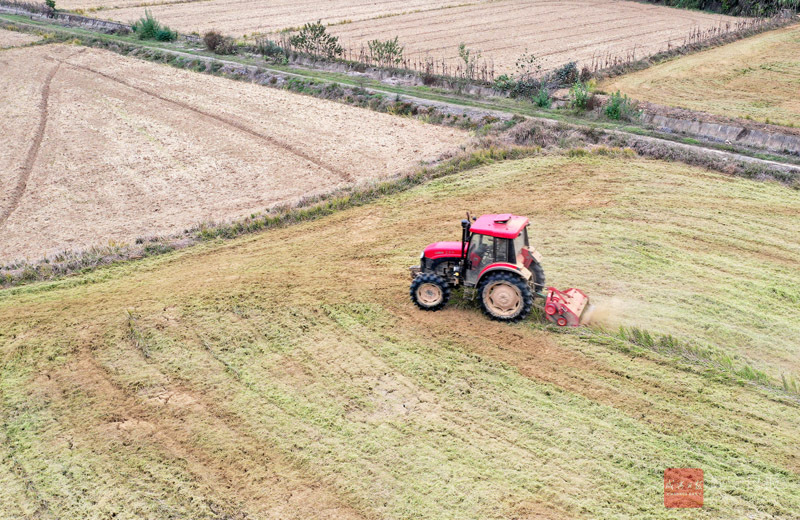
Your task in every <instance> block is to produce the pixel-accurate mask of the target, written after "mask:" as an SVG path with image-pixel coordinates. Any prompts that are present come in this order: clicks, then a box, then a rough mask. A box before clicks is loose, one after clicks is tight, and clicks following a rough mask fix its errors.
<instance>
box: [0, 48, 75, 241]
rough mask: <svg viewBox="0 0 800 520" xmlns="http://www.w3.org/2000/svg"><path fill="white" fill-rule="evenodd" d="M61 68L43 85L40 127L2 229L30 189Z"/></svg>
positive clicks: (0, 215)
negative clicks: (51, 86) (54, 81)
mask: <svg viewBox="0 0 800 520" xmlns="http://www.w3.org/2000/svg"><path fill="white" fill-rule="evenodd" d="M59 68H61V63H56V66H55V67H53V68H52V70H50V72H48V73H47V76H46V77H45V80H44V84H43V85H42V97H41V100H40V101H39V126H38V127H37V128H36V133H35V134H34V135H33V143H31V147H30V148H28V154H27V155H26V156H25V162H24V163H22V171H21V172H20V174H19V180H18V181H17V185H16V186H14V190H13V191H12V192H11V203H10V204H9V205H8V208H6V209H5V210H3V211H2V212H0V228H2V227H3V226H5V224H6V222H7V221H8V218H9V217H10V216H11V214H12V213H14V210H16V209H17V206H19V203H20V201H21V200H22V195H23V194H24V193H25V190H26V189H27V187H28V180H29V179H30V176H31V171H33V165H34V164H36V158H37V157H38V155H39V149H40V148H41V147H42V140H43V139H44V131H45V128H46V127H47V119H48V117H49V111H48V103H49V101H50V84H51V83H52V82H53V78H54V77H55V75H56V73H57V72H58V69H59Z"/></svg>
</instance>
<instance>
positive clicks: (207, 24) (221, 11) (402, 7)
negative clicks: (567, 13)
mask: <svg viewBox="0 0 800 520" xmlns="http://www.w3.org/2000/svg"><path fill="white" fill-rule="evenodd" d="M486 1H487V0H464V1H459V0H433V1H429V0H404V1H401V0H380V1H375V2H366V1H359V2H348V1H346V0H325V1H323V2H314V1H309V0H303V1H300V2H292V1H291V0H277V1H274V2H272V1H271V2H259V1H258V0H194V1H189V2H169V1H167V2H159V1H156V2H154V3H153V4H151V3H149V2H148V3H147V4H143V2H142V1H141V0H67V1H66V2H64V3H63V4H59V5H64V7H66V8H67V9H97V8H98V7H101V6H102V7H103V8H102V9H101V10H100V12H99V13H98V14H97V15H98V16H101V17H103V18H110V19H113V20H117V21H122V22H128V21H133V20H136V19H138V18H139V17H141V16H142V14H143V12H144V9H145V7H142V6H143V5H147V9H149V10H150V11H151V12H152V13H153V15H154V16H156V17H157V18H158V19H159V21H162V22H165V23H166V24H167V25H170V26H172V27H173V28H175V29H180V30H181V31H185V32H191V31H197V32H200V33H202V32H204V31H207V30H209V29H216V30H218V31H222V32H224V33H228V34H232V35H237V36H242V35H247V34H252V33H268V32H275V31H280V30H283V29H288V28H293V27H299V26H301V25H303V24H305V23H307V22H316V21H317V20H322V22H323V23H325V24H337V23H348V22H354V21H358V20H370V19H374V18H382V17H393V16H395V15H399V14H403V13H410V12H417V11H419V12H427V11H436V10H439V9H446V8H448V7H453V6H460V5H470V4H477V3H485V2H486Z"/></svg>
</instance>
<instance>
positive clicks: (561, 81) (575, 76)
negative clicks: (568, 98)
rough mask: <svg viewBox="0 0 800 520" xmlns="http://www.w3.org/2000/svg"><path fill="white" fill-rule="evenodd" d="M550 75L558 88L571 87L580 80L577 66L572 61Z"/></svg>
mask: <svg viewBox="0 0 800 520" xmlns="http://www.w3.org/2000/svg"><path fill="white" fill-rule="evenodd" d="M550 75H551V77H552V79H553V82H555V83H556V85H558V86H561V85H572V84H573V83H575V82H576V81H580V79H581V78H580V74H579V72H578V65H577V64H576V63H575V62H574V61H571V62H569V63H566V64H564V65H562V66H561V67H559V68H557V69H556V70H554V71H553V72H552V73H551V74H550Z"/></svg>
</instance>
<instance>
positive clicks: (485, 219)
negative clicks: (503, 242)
mask: <svg viewBox="0 0 800 520" xmlns="http://www.w3.org/2000/svg"><path fill="white" fill-rule="evenodd" d="M527 225H528V218H527V217H520V216H517V215H512V214H511V213H502V214H499V215H483V216H481V217H478V219H477V220H476V221H475V222H473V223H472V226H471V227H470V231H472V232H473V233H478V234H480V235H489V236H493V237H497V238H512V239H513V238H517V235H519V232H520V231H522V230H523V229H525V226H527Z"/></svg>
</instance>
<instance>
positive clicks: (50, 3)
mask: <svg viewBox="0 0 800 520" xmlns="http://www.w3.org/2000/svg"><path fill="white" fill-rule="evenodd" d="M44 5H46V6H47V7H49V8H50V9H52V10H53V11H55V10H56V0H44Z"/></svg>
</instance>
